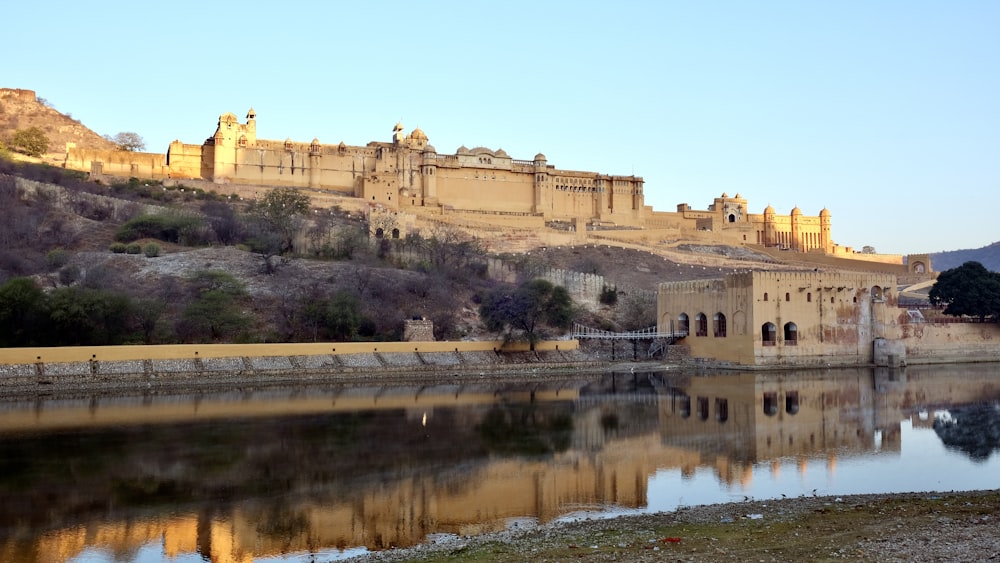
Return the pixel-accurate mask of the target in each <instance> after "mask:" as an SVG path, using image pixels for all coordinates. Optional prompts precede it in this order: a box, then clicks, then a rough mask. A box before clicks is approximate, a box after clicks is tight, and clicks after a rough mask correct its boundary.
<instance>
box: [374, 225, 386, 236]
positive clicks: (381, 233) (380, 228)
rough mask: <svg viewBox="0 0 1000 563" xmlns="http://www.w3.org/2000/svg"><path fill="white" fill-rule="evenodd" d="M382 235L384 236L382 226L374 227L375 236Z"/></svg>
mask: <svg viewBox="0 0 1000 563" xmlns="http://www.w3.org/2000/svg"><path fill="white" fill-rule="evenodd" d="M384 236H385V231H383V230H382V227H379V228H377V229H375V238H382V237H384Z"/></svg>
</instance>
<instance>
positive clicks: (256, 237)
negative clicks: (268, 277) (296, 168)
mask: <svg viewBox="0 0 1000 563" xmlns="http://www.w3.org/2000/svg"><path fill="white" fill-rule="evenodd" d="M307 213H309V196H307V195H305V194H303V193H302V192H300V191H299V190H297V189H295V188H276V189H273V190H271V191H269V192H268V193H267V195H265V196H264V197H263V198H261V199H260V200H256V201H253V202H252V203H251V204H250V209H249V223H250V224H249V228H248V229H247V230H248V231H249V237H248V240H247V244H248V245H249V246H250V248H251V249H252V250H253V251H254V252H256V253H258V254H260V256H261V258H263V260H264V271H265V272H267V273H269V274H270V273H273V272H274V270H275V268H276V267H277V266H276V264H275V263H274V257H275V256H282V255H284V254H288V253H290V252H292V251H293V250H294V249H295V245H294V242H295V235H296V233H297V232H298V230H299V228H300V227H301V225H302V220H303V216H305V215H306V214H307Z"/></svg>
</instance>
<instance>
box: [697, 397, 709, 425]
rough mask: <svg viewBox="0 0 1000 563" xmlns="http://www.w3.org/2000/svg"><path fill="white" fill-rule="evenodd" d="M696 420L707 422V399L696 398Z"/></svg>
mask: <svg viewBox="0 0 1000 563" xmlns="http://www.w3.org/2000/svg"><path fill="white" fill-rule="evenodd" d="M698 418H699V419H701V420H708V397H698Z"/></svg>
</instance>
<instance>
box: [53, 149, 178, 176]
mask: <svg viewBox="0 0 1000 563" xmlns="http://www.w3.org/2000/svg"><path fill="white" fill-rule="evenodd" d="M63 166H64V167H65V168H69V169H71V170H84V171H90V172H95V176H100V175H103V174H109V175H112V176H124V177H126V178H128V177H133V178H153V179H162V178H169V177H170V168H169V167H168V166H167V161H166V155H163V154H159V153H146V152H130V151H116V150H95V149H83V148H77V147H70V148H69V149H68V150H67V151H66V159H65V161H64V162H63Z"/></svg>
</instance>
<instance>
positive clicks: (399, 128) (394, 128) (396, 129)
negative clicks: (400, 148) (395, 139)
mask: <svg viewBox="0 0 1000 563" xmlns="http://www.w3.org/2000/svg"><path fill="white" fill-rule="evenodd" d="M402 130H403V124H402V123H400V122H398V121H397V122H396V126H395V127H393V128H392V132H393V133H395V132H396V131H402Z"/></svg>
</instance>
